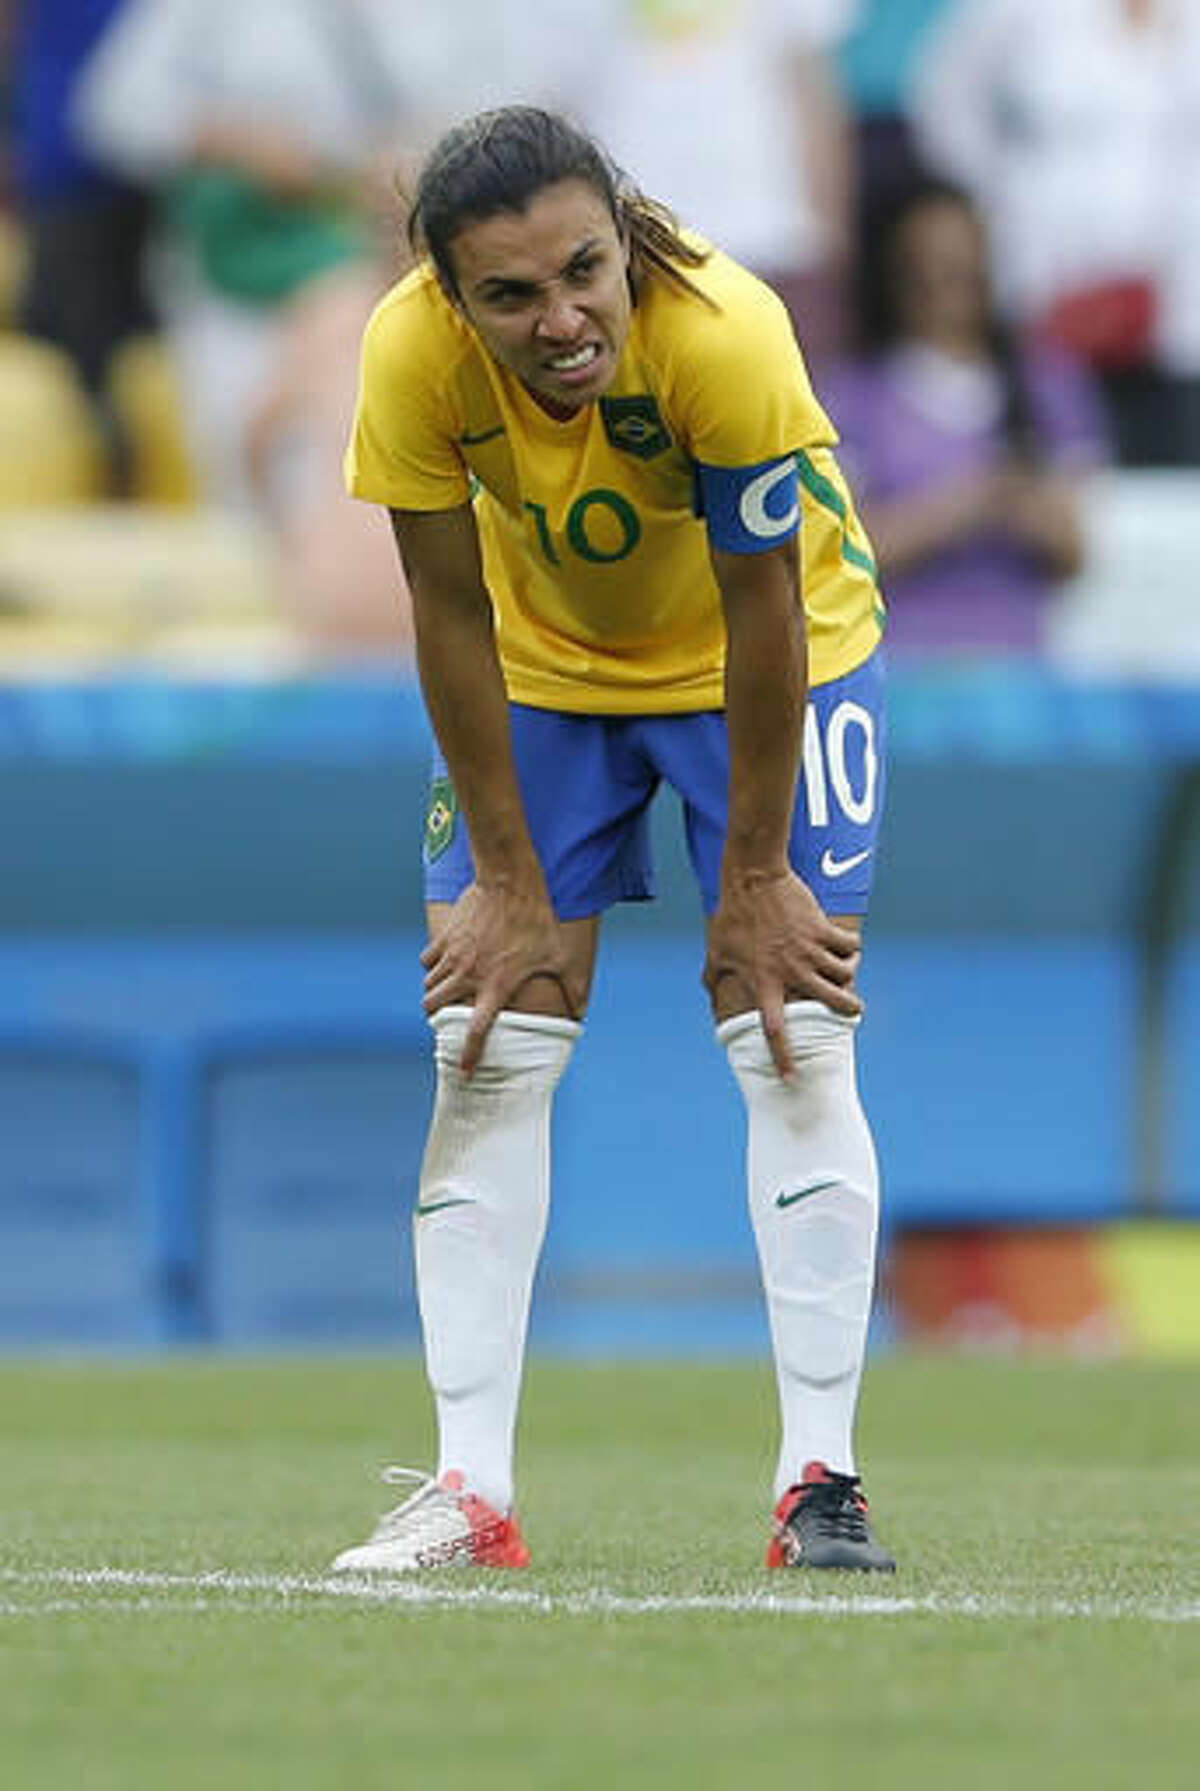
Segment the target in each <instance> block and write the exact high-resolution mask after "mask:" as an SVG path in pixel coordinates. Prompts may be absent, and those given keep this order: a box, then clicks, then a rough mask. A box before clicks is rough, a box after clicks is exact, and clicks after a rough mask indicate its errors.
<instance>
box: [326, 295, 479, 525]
mask: <svg viewBox="0 0 1200 1791" xmlns="http://www.w3.org/2000/svg"><path fill="white" fill-rule="evenodd" d="M436 346H437V345H436V344H434V343H433V342H431V341H427V340H425V339H424V332H423V328H422V319H421V316H420V312H419V310H418V309H417V307H416V306H415V305H414V304H412V303H411V302H409V303H405V302H403V301H401V302H399V303H397V302H396V301H395V297H394V296H393V297H392V298H391V299H384V300H383V302H382V303H381V304H380V305H379V306H378V307H377V308H376V310H375V312H374V314H373V316H372V317H371V320H370V322H369V323H368V325H367V329H366V334H365V336H364V338H363V351H362V363H361V370H360V377H359V390H358V404H357V407H356V410H355V416H354V426H353V430H352V432H351V436H350V444H349V447H348V448H347V450H346V463H345V474H346V489H347V490H348V491H349V493H350V495H351V496H352V497H358V498H365V499H367V500H368V501H369V502H371V503H377V504H386V505H387V506H388V507H389V508H390V509H394V510H453V509H456V508H457V507H458V506H459V505H460V504H465V503H466V502H467V500H468V498H469V496H470V481H469V475H468V472H467V468H466V465H465V464H464V462H463V459H462V455H461V453H460V452H459V449H458V446H457V443H456V439H455V435H456V431H455V429H454V425H453V419H452V417H451V415H450V412H449V401H448V397H447V389H448V382H447V380H446V378H445V357H444V355H443V354H439V353H437V352H436ZM431 366H432V367H437V368H438V369H439V372H440V373H441V374H442V378H441V379H440V380H438V381H434V380H433V379H431V378H430V376H429V369H430V367H431Z"/></svg>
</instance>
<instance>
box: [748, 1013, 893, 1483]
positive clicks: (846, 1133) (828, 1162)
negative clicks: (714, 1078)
mask: <svg viewBox="0 0 1200 1791" xmlns="http://www.w3.org/2000/svg"><path fill="white" fill-rule="evenodd" d="M854 1028H855V1022H854V1021H853V1020H848V1019H843V1018H842V1017H841V1016H840V1015H837V1014H834V1013H832V1012H831V1011H830V1010H829V1009H828V1008H827V1007H824V1006H822V1005H821V1003H819V1002H815V1001H796V1002H790V1003H789V1004H788V1008H787V1030H788V1038H789V1039H790V1041H791V1047H792V1052H793V1055H794V1058H795V1066H796V1067H795V1070H794V1072H793V1074H792V1076H791V1077H790V1078H789V1079H788V1080H787V1081H784V1080H783V1079H782V1078H781V1077H780V1075H779V1074H778V1072H777V1070H776V1069H775V1066H774V1064H773V1062H772V1060H771V1054H770V1051H769V1050H768V1048H767V1041H766V1035H765V1034H764V1032H763V1029H762V1022H761V1020H760V1018H759V1016H758V1014H757V1013H753V1014H739V1015H738V1016H737V1017H736V1018H735V1019H732V1020H726V1021H724V1022H723V1023H722V1024H721V1025H720V1026H719V1027H718V1028H717V1036H718V1038H719V1039H720V1041H721V1043H722V1044H723V1045H724V1046H725V1048H726V1050H727V1052H728V1054H729V1061H730V1064H731V1066H732V1068H733V1072H734V1075H735V1076H736V1077H737V1080H738V1083H739V1084H740V1086H741V1089H742V1093H743V1094H744V1096H745V1099H746V1110H747V1118H748V1122H749V1148H748V1180H749V1194H750V1215H751V1219H752V1221H753V1224H754V1235H755V1238H756V1240H757V1243H758V1255H759V1262H760V1264H761V1266H762V1275H763V1286H764V1289H765V1292H766V1298H767V1312H768V1316H769V1318H770V1324H771V1342H772V1347H773V1349H774V1353H775V1368H776V1374H777V1377H778V1382H779V1402H780V1415H781V1421H782V1436H781V1442H780V1452H779V1465H778V1470H777V1475H776V1487H775V1491H776V1496H777V1497H778V1496H779V1495H780V1494H781V1493H783V1492H785V1491H786V1490H787V1488H788V1487H789V1486H792V1485H794V1484H795V1483H796V1482H797V1481H798V1480H799V1479H800V1477H801V1475H802V1473H803V1471H804V1467H805V1464H806V1463H807V1462H809V1461H823V1462H824V1463H825V1465H826V1466H827V1467H828V1468H831V1469H832V1470H833V1471H834V1472H836V1473H842V1474H852V1473H854V1472H855V1467H854V1442H853V1431H854V1411H855V1407H856V1405H857V1402H858V1388H859V1382H860V1380H861V1378H862V1363H863V1355H864V1352H865V1349H866V1340H867V1323H868V1320H869V1318H870V1312H871V1296H872V1291H873V1287H874V1278H875V1240H876V1233H877V1230H878V1217H879V1175H878V1169H877V1167H876V1161H875V1150H874V1147H873V1145H872V1142H871V1134H870V1131H869V1129H868V1127H867V1121H866V1117H865V1115H864V1113H863V1110H862V1106H861V1104H860V1102H859V1098H858V1087H857V1082H856V1079H855V1073H854Z"/></svg>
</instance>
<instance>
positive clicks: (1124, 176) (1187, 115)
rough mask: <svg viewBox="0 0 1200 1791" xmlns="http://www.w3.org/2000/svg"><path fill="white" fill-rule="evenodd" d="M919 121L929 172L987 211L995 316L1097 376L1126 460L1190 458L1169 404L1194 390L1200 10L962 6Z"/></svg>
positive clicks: (946, 33) (1066, 4) (1107, 3)
mask: <svg viewBox="0 0 1200 1791" xmlns="http://www.w3.org/2000/svg"><path fill="white" fill-rule="evenodd" d="M911 107H912V118H913V124H914V129H915V131H916V134H917V137H918V141H919V143H920V146H921V148H922V150H923V152H924V154H925V155H926V156H927V157H928V158H929V159H930V160H931V161H932V162H933V163H934V164H935V165H937V166H939V167H940V168H942V169H943V170H945V171H947V172H949V173H951V174H953V175H954V176H956V177H957V178H958V179H960V180H962V181H964V182H965V183H966V184H967V185H968V186H970V187H971V189H972V190H973V191H974V193H975V194H976V196H977V197H978V199H979V200H980V202H981V204H982V205H983V207H984V211H985V213H986V215H987V218H988V221H989V226H990V231H991V235H992V240H993V243H994V245H995V254H996V267H997V278H998V284H999V293H1000V298H1001V301H1002V303H1004V304H1005V306H1006V307H1007V309H1008V310H1009V312H1010V314H1011V315H1014V316H1015V317H1017V318H1018V319H1019V320H1020V321H1022V322H1024V323H1033V324H1040V325H1043V326H1045V327H1046V328H1048V329H1049V330H1050V331H1051V332H1052V333H1054V334H1056V335H1057V336H1058V337H1059V338H1060V339H1061V340H1063V341H1065V342H1067V343H1068V344H1069V345H1070V346H1072V347H1073V348H1075V349H1077V350H1079V351H1081V352H1082V353H1084V354H1085V355H1086V356H1087V357H1088V358H1089V359H1090V360H1091V362H1092V364H1093V365H1094V366H1095V367H1096V368H1097V369H1098V371H1099V372H1100V373H1101V374H1102V375H1103V377H1104V379H1105V383H1106V386H1107V389H1108V391H1109V395H1110V399H1111V400H1112V401H1113V404H1114V416H1115V422H1116V425H1117V430H1118V445H1119V451H1120V452H1121V454H1122V457H1123V458H1126V459H1144V458H1153V457H1161V458H1165V459H1174V458H1178V457H1179V455H1180V453H1181V452H1186V451H1187V450H1186V444H1182V443H1181V442H1180V441H1178V440H1175V441H1174V442H1173V441H1172V439H1171V438H1172V436H1173V435H1175V434H1176V433H1177V429H1178V425H1179V420H1180V416H1181V412H1180V410H1179V408H1178V406H1177V405H1176V404H1175V403H1174V402H1173V400H1174V398H1175V397H1177V396H1178V391H1177V390H1175V391H1173V390H1172V389H1171V386H1172V384H1173V383H1174V384H1176V385H1178V383H1179V382H1186V381H1188V380H1194V379H1197V378H1200V323H1198V322H1197V321H1196V319H1197V316H1198V315H1200V247H1197V241H1198V238H1200V0H1054V4H1052V5H1047V4H1046V0H959V4H958V5H957V6H955V7H952V8H951V9H949V10H948V11H947V12H946V13H945V14H944V15H943V17H942V19H941V20H940V21H939V22H938V23H937V24H936V25H935V26H934V28H933V29H932V30H931V31H930V33H929V36H928V38H927V39H926V40H925V42H924V45H923V52H922V56H921V59H920V61H919V64H918V67H917V70H916V74H915V76H914V80H913V84H912V93H911ZM1161 375H1165V376H1166V380H1165V382H1164V381H1163V380H1162V379H1160V376H1161Z"/></svg>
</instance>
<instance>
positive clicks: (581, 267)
mask: <svg viewBox="0 0 1200 1791" xmlns="http://www.w3.org/2000/svg"><path fill="white" fill-rule="evenodd" d="M599 265H600V257H599V255H581V256H580V258H579V260H578V261H573V262H572V263H571V265H570V267H569V268H568V269H567V278H568V280H569V281H570V282H571V284H572V286H586V285H587V283H588V281H589V280H590V279H591V278H592V276H593V275H594V274H595V272H596V269H597V268H598V267H599Z"/></svg>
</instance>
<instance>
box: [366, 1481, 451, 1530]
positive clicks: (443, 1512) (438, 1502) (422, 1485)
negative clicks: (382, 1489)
mask: <svg viewBox="0 0 1200 1791" xmlns="http://www.w3.org/2000/svg"><path fill="white" fill-rule="evenodd" d="M379 1477H380V1479H381V1480H382V1481H383V1483H384V1485H385V1486H405V1485H409V1484H412V1485H413V1491H412V1492H411V1493H410V1494H409V1496H408V1498H407V1499H402V1500H401V1502H400V1504H399V1505H394V1506H393V1507H392V1509H391V1510H390V1511H385V1512H384V1514H383V1516H382V1517H381V1518H380V1520H379V1522H378V1523H377V1524H376V1526H375V1537H377V1538H379V1537H385V1536H395V1535H397V1534H398V1533H402V1534H404V1535H405V1536H408V1537H411V1538H412V1539H413V1541H414V1543H415V1544H417V1545H418V1546H419V1545H422V1544H424V1543H426V1542H428V1543H437V1542H443V1541H445V1540H446V1538H447V1536H449V1535H453V1534H455V1533H457V1532H459V1531H461V1528H462V1524H463V1516H462V1512H461V1511H460V1510H459V1506H458V1501H457V1500H456V1499H455V1498H454V1497H453V1495H452V1494H449V1493H446V1492H445V1491H444V1490H443V1489H442V1488H441V1487H440V1486H439V1485H438V1483H437V1481H436V1480H435V1479H434V1477H433V1475H432V1474H426V1473H424V1472H422V1470H421V1469H420V1468H384V1469H383V1470H382V1472H381V1473H380V1476H379Z"/></svg>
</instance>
